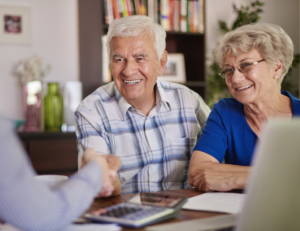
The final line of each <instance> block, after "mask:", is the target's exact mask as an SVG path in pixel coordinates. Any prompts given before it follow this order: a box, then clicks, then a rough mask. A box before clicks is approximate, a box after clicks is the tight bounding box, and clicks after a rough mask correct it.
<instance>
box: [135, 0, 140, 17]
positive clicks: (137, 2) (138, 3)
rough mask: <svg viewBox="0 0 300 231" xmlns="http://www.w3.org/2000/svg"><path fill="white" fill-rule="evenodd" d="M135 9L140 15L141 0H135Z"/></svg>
mask: <svg viewBox="0 0 300 231" xmlns="http://www.w3.org/2000/svg"><path fill="white" fill-rule="evenodd" d="M134 9H135V13H136V15H140V1H139V0H134Z"/></svg>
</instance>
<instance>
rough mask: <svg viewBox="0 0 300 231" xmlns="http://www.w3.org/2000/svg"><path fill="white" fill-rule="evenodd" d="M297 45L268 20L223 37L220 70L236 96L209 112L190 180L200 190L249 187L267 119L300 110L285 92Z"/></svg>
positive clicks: (221, 102) (193, 159)
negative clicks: (249, 177)
mask: <svg viewBox="0 0 300 231" xmlns="http://www.w3.org/2000/svg"><path fill="white" fill-rule="evenodd" d="M293 50H294V47H293V43H292V41H291V39H290V37H289V36H288V35H287V34H286V33H285V32H284V30H283V29H282V28H281V27H279V26H277V25H273V24H267V23H264V24H251V25H244V26H242V27H240V28H238V29H236V30H234V31H231V32H228V33H227V34H225V35H223V36H222V37H221V38H220V39H219V45H218V47H217V49H216V58H217V61H218V63H219V65H220V67H221V68H222V70H223V71H222V72H221V73H220V75H221V77H223V78H224V79H225V82H226V84H227V86H228V89H229V91H230V93H231V94H232V96H233V98H227V99H222V100H220V101H219V102H218V103H217V104H215V105H214V108H213V110H212V112H211V113H210V115H209V118H208V120H207V123H206V127H205V128H204V130H203V133H202V135H201V136H200V139H199V140H198V142H197V144H196V146H195V148H194V151H193V154H192V158H191V161H190V167H189V184H190V185H192V186H194V187H196V188H197V189H198V190H200V191H230V190H232V189H243V188H244V187H245V185H246V182H247V177H248V174H249V171H251V167H250V165H251V160H252V156H253V151H254V148H255V144H256V142H257V140H258V139H259V138H260V135H261V131H262V129H263V125H264V123H265V122H266V121H267V120H268V119H270V118H275V117H276V118H277V117H280V118H287V119H291V118H292V117H293V116H298V115H299V114H300V101H299V100H298V99H296V98H295V97H294V96H292V95H291V94H290V93H289V92H287V91H282V92H281V91H280V89H281V83H282V80H283V78H284V76H285V75H286V73H287V72H288V69H289V66H290V65H291V63H292V60H293ZM223 160H224V161H225V164H221V163H222V161H223ZM270 161H271V160H270Z"/></svg>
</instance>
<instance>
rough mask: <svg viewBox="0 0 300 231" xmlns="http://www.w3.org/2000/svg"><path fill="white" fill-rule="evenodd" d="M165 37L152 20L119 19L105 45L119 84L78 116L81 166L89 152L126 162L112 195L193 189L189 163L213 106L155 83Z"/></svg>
mask: <svg viewBox="0 0 300 231" xmlns="http://www.w3.org/2000/svg"><path fill="white" fill-rule="evenodd" d="M165 38H166V33H165V31H164V29H163V28H162V27H161V26H160V25H158V24H156V23H154V22H153V20H152V19H150V18H149V17H146V16H131V17H125V18H121V19H118V20H114V21H113V23H112V24H111V25H110V26H109V31H108V34H107V44H106V45H107V50H108V55H109V57H110V65H111V71H112V76H113V79H114V82H111V83H109V84H107V85H104V86H102V87H100V88H98V89H97V90H96V91H95V92H93V93H92V94H91V95H89V96H88V97H87V98H85V99H84V100H83V101H82V102H81V104H80V105H79V107H78V108H77V111H76V112H75V117H76V122H77V130H76V134H77V143H78V152H79V165H80V160H81V156H82V153H83V152H84V150H85V149H87V148H89V147H92V148H94V149H95V150H96V152H97V153H99V154H101V155H108V154H111V155H117V156H118V157H120V159H121V162H122V167H121V169H120V171H119V172H118V179H117V180H115V182H114V186H115V188H116V190H115V191H114V195H117V194H120V193H121V192H122V193H137V192H155V191H160V190H175V189H182V188H186V187H188V186H189V185H188V182H187V172H188V167H189V160H190V157H191V153H192V151H193V148H194V145H195V144H196V141H197V138H198V137H199V135H200V134H201V131H202V129H203V127H204V125H205V122H206V119H207V117H208V114H209V113H210V109H209V108H208V106H207V105H206V104H205V103H204V102H203V100H202V98H201V97H200V96H199V95H198V94H197V93H195V92H193V91H191V90H190V89H188V88H187V87H184V86H182V85H179V84H174V83H169V82H162V81H159V80H157V78H158V76H161V75H162V74H163V72H164V68H165V66H166V63H167V52H166V51H165V46H166V42H165Z"/></svg>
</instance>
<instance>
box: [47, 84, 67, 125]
mask: <svg viewBox="0 0 300 231" xmlns="http://www.w3.org/2000/svg"><path fill="white" fill-rule="evenodd" d="M63 116H64V115H63V98H62V96H61V95H60V93H59V83H48V94H47V95H46V96H45V98H44V123H45V130H46V131H61V126H62V124H63Z"/></svg>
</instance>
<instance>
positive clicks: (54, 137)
mask: <svg viewBox="0 0 300 231" xmlns="http://www.w3.org/2000/svg"><path fill="white" fill-rule="evenodd" d="M18 135H19V137H20V139H21V141H22V143H23V146H24V148H25V150H26V151H27V153H28V155H29V158H30V160H31V163H32V165H33V167H34V169H35V171H36V172H37V173H38V174H62V175H71V174H72V173H74V172H76V171H77V146H76V135H75V133H74V132H67V133H62V132H18Z"/></svg>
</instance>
